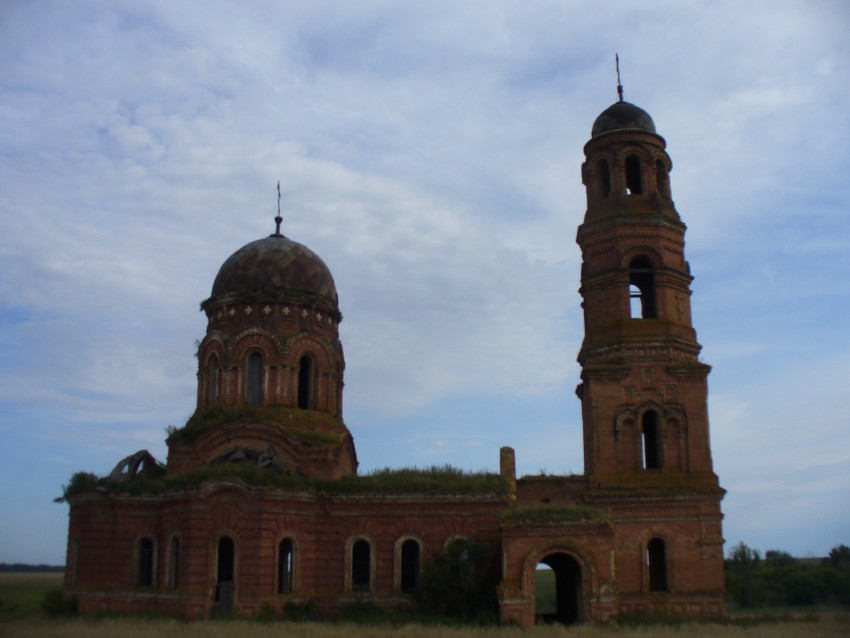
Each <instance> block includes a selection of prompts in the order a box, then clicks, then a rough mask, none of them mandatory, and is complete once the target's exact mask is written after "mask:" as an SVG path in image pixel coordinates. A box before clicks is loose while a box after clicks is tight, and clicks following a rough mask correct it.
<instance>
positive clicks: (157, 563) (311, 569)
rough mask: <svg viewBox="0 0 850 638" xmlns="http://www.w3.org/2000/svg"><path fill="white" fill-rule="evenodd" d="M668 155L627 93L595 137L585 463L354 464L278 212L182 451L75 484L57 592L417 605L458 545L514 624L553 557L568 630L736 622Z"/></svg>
mask: <svg viewBox="0 0 850 638" xmlns="http://www.w3.org/2000/svg"><path fill="white" fill-rule="evenodd" d="M665 146H666V143H665V141H664V139H663V138H662V137H661V136H659V135H658V134H657V133H656V131H655V125H654V123H653V121H652V119H651V118H650V116H649V115H648V114H647V113H646V112H645V111H643V110H642V109H640V108H638V107H636V106H634V105H632V104H630V103H628V102H625V101H622V98H621V99H620V101H618V102H616V103H614V104H613V105H612V106H610V107H609V108H607V109H606V110H605V111H603V112H602V113H601V114H600V115H599V117H598V118H597V119H596V121H595V122H594V124H593V128H592V133H591V139H590V141H589V142H587V144H586V145H585V147H584V152H585V155H586V161H585V162H584V164H583V166H582V181H583V183H584V184H585V186H586V189H587V212H586V214H585V217H584V221H583V223H582V224H581V225H580V226H579V228H578V236H577V242H578V244H579V246H580V248H581V253H582V259H583V263H582V269H581V288H580V292H581V295H582V298H583V303H582V307H583V308H584V325H585V335H584V341H583V344H582V346H581V351H580V352H579V355H578V360H579V363H580V364H581V369H582V372H581V383H580V384H579V385H578V388H577V389H576V394H577V395H578V397H579V399H580V401H581V409H582V421H583V439H584V474H582V475H577V476H562V477H554V476H527V477H521V478H516V472H515V462H514V451H513V450H512V449H511V448H508V447H505V448H502V450H501V458H500V459H499V465H500V467H499V472H498V473H496V472H493V473H492V475H489V476H488V477H487V476H485V479H486V480H485V479H482V478H481V476H478V477H476V478H475V479H474V480H473V479H472V478H469V479H468V480H464V479H463V477H460V478H459V480H458V481H456V482H455V483H452V484H450V486H448V487H447V485H449V484H447V483H441V482H439V480H436V481H435V482H434V483H432V484H429V483H428V479H429V476H428V473H427V472H423V473H422V475H421V476H412V477H408V478H409V479H410V480H409V481H408V482H405V481H404V480H398V481H394V482H393V481H389V482H383V483H382V482H380V481H378V480H375V478H374V477H369V476H366V477H357V455H356V452H355V447H354V440H353V438H352V436H351V433H350V432H349V430H348V428H347V427H346V425H345V422H344V421H343V414H342V389H343V370H344V368H345V361H344V357H343V349H342V344H341V343H340V340H339V333H338V324H339V322H340V320H341V318H342V315H341V314H340V309H339V307H338V301H337V291H336V288H335V285H334V280H333V277H332V276H331V273H330V271H329V270H328V268H327V266H326V265H325V264H324V263H323V262H322V260H321V259H320V258H319V257H318V256H317V255H316V254H315V253H313V252H312V251H311V250H309V249H308V248H307V247H305V246H303V245H301V244H299V243H296V242H294V241H292V240H291V239H288V238H287V237H285V236H284V235H282V234H281V233H280V218H278V219H277V222H278V227H277V230H276V232H275V233H274V234H273V235H271V236H269V237H266V238H263V239H259V240H257V241H254V242H251V243H249V244H247V245H245V246H243V247H242V248H240V249H239V250H237V251H236V252H235V253H234V254H233V255H231V256H230V257H229V258H228V259H227V260H226V261H225V262H224V264H223V265H222V266H221V269H220V270H219V272H218V275H217V276H216V278H215V281H214V283H213V286H212V293H211V295H210V297H209V298H208V299H207V300H206V301H204V302H203V304H202V309H203V311H204V312H205V313H206V315H207V318H208V325H207V332H206V335H205V336H204V338H203V340H202V341H201V343H200V346H199V350H198V393H197V410H196V411H195V413H194V414H193V416H192V417H191V418H190V419H189V421H188V422H187V423H186V425H185V426H184V427H182V428H179V429H174V430H172V431H171V432H170V433H169V437H168V441H167V442H168V460H167V464H166V465H165V466H164V467H163V466H162V465H160V464H158V463H157V462H156V461H155V460H154V459H153V458H152V457H150V455H149V454H147V453H146V452H140V453H137V454H136V455H133V456H131V457H128V458H127V459H125V460H124V461H122V462H121V463H119V465H118V466H117V467H116V469H115V471H113V473H112V474H111V475H110V476H109V477H105V478H103V479H100V480H99V481H97V483H96V484H92V485H89V486H88V488H87V489H77V490H69V492H68V494H67V500H68V502H69V504H70V523H69V532H68V548H67V568H66V572H65V595H66V596H67V597H71V596H73V597H75V598H76V599H77V602H78V606H79V609H80V611H81V612H82V613H100V612H120V613H132V612H140V613H148V612H152V613H162V614H169V615H174V616H180V617H186V618H198V617H205V616H209V615H211V614H212V613H214V612H216V611H219V610H226V611H227V610H232V611H234V612H235V613H239V614H245V615H250V614H254V613H257V612H258V611H260V610H262V609H268V608H271V609H274V610H276V611H280V612H281V613H285V610H286V608H287V606H288V605H289V604H290V603H295V604H303V603H307V602H309V603H311V604H312V605H314V606H316V607H318V608H319V609H323V610H327V611H333V610H334V609H338V608H341V607H343V606H345V605H347V604H350V603H351V602H354V601H365V602H369V603H373V604H374V605H377V606H379V607H383V608H392V607H402V606H406V605H410V604H411V603H412V601H413V597H414V594H415V591H416V589H417V584H418V583H419V579H420V575H421V574H422V570H423V569H426V568H427V566H428V564H429V561H430V560H431V559H432V558H433V557H434V556H435V555H436V554H438V553H440V552H442V551H443V550H444V549H445V548H446V547H447V546H448V545H449V544H450V543H452V542H453V541H455V540H457V539H467V540H471V541H474V542H475V543H477V544H479V546H481V547H483V548H484V549H485V550H486V552H487V553H488V555H491V556H492V557H493V558H494V561H493V562H494V565H495V570H496V571H497V572H498V589H497V597H498V605H499V610H500V615H501V619H502V621H503V622H513V623H517V624H519V625H524V626H527V625H531V624H533V623H534V622H535V620H536V619H539V617H540V616H541V614H540V613H538V612H539V610H536V609H535V571H536V570H537V568H538V565H540V564H545V565H548V566H549V567H551V568H552V569H553V570H554V572H555V581H556V590H557V591H556V601H557V602H556V604H557V610H556V612H555V613H554V614H550V616H552V617H553V619H555V620H558V621H562V622H584V621H595V620H611V619H616V618H617V617H618V616H619V615H621V614H626V613H636V612H649V613H653V612H658V613H661V612H663V613H671V614H678V615H684V616H702V617H717V616H724V615H725V613H726V605H725V593H724V576H723V537H722V531H721V520H722V514H721V511H720V502H721V500H722V498H723V494H724V491H723V490H722V489H721V488H720V486H719V485H718V479H717V476H716V475H715V474H714V472H713V469H712V459H711V452H710V445H709V425H708V412H707V403H706V400H707V375H708V373H709V370H710V368H709V366H707V365H705V364H703V363H701V362H700V360H699V352H700V345H699V344H698V343H697V339H696V333H695V331H694V328H693V326H692V322H691V290H690V283H691V280H692V277H691V273H690V268H689V265H688V262H687V261H686V259H685V252H684V247H685V241H684V234H685V224H684V223H683V222H682V220H681V218H680V217H679V214H678V212H677V211H676V208H675V206H674V204H673V199H672V196H671V191H670V181H669V173H670V170H671V161H670V157H669V156H668V155H667V153H666V151H665ZM556 292H557V291H553V293H556ZM494 462H495V459H494ZM402 478H403V477H402ZM290 608H291V607H290Z"/></svg>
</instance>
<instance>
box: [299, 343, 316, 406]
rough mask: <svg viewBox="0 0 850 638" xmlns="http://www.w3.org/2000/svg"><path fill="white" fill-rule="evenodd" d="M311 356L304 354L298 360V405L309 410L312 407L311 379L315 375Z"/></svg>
mask: <svg viewBox="0 0 850 638" xmlns="http://www.w3.org/2000/svg"><path fill="white" fill-rule="evenodd" d="M315 368H316V366H315V364H314V362H313V357H311V356H310V355H307V354H305V355H304V356H303V357H301V359H299V360H298V407H299V408H301V409H302V410H309V409H311V408H312V407H313V379H314V377H315Z"/></svg>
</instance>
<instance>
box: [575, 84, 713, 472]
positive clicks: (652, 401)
mask: <svg viewBox="0 0 850 638" xmlns="http://www.w3.org/2000/svg"><path fill="white" fill-rule="evenodd" d="M584 153H585V157H586V160H585V162H584V164H583V165H582V181H583V183H584V185H585V188H586V190H587V212H586V213H585V217H584V222H583V223H582V224H581V226H579V229H578V235H577V242H578V244H579V246H580V248H581V252H582V270H581V289H580V293H581V296H582V307H583V310H584V327H585V336H584V341H583V343H582V347H581V351H580V353H579V356H578V361H579V363H580V364H581V367H582V384H581V385H580V386H579V387H578V389H577V393H578V395H579V397H580V399H581V401H582V416H583V423H584V448H585V450H584V456H585V472H586V474H588V475H590V476H591V478H596V479H597V481H598V482H599V483H600V484H601V483H604V482H605V481H614V482H617V481H622V480H623V479H624V478H625V477H628V480H629V481H635V480H637V481H642V480H647V481H656V480H658V477H659V476H661V477H663V476H668V477H670V476H673V475H679V476H681V475H685V476H687V477H690V479H693V480H699V481H702V480H708V481H709V482H714V484H716V477H715V476H714V474H713V470H712V462H711V452H710V448H709V438H708V413H707V406H706V398H707V384H706V377H707V375H708V372H709V370H710V368H709V366H707V365H705V364H703V363H701V362H700V361H699V352H700V349H701V346H700V345H699V343H697V340H696V332H695V331H694V328H693V325H692V322H691V289H690V284H691V281H692V277H691V273H690V267H689V265H688V262H687V261H686V260H685V224H684V223H683V222H682V220H681V218H680V217H679V213H678V212H677V211H676V207H675V205H674V203H673V199H672V194H671V189H670V177H669V175H670V171H671V169H672V162H671V160H670V157H669V156H668V155H667V152H666V142H665V141H664V138H663V137H661V136H660V135H658V133H657V132H656V129H655V123H654V122H653V121H652V118H651V117H650V116H649V114H648V113H647V112H646V111H644V110H643V109H641V108H639V107H637V106H635V105H634V104H630V103H629V102H626V101H624V100H623V99H622V89H621V88H620V100H618V101H617V102H615V103H614V104H612V105H611V106H610V107H608V108H607V109H605V110H604V111H603V112H602V113H601V114H600V115H599V117H597V118H596V121H595V122H594V124H593V128H592V131H591V138H590V141H589V142H587V144H586V145H585V147H584Z"/></svg>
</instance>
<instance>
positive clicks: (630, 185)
mask: <svg viewBox="0 0 850 638" xmlns="http://www.w3.org/2000/svg"><path fill="white" fill-rule="evenodd" d="M626 193H627V194H628V195H640V194H641V193H643V180H642V179H641V170H640V158H639V157H638V156H637V155H629V156H628V157H627V158H626Z"/></svg>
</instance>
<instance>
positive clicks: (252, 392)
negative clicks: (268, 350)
mask: <svg viewBox="0 0 850 638" xmlns="http://www.w3.org/2000/svg"><path fill="white" fill-rule="evenodd" d="M247 386H248V387H247V393H246V397H245V398H246V403H247V404H248V405H262V404H263V355H261V354H260V353H259V352H252V353H251V354H249V355H248V382H247Z"/></svg>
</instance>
